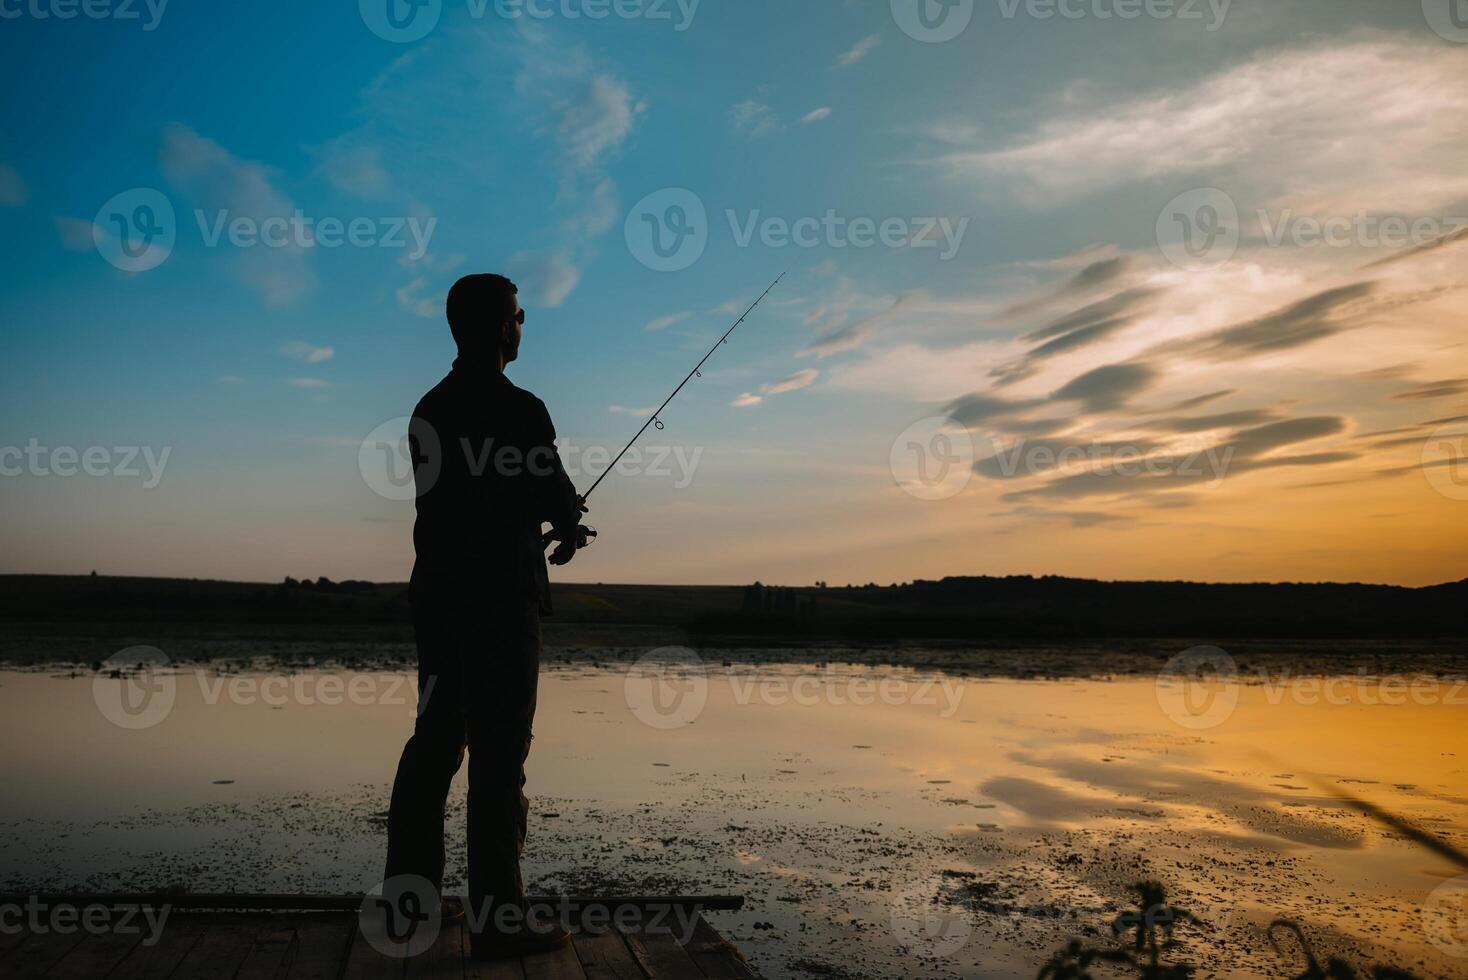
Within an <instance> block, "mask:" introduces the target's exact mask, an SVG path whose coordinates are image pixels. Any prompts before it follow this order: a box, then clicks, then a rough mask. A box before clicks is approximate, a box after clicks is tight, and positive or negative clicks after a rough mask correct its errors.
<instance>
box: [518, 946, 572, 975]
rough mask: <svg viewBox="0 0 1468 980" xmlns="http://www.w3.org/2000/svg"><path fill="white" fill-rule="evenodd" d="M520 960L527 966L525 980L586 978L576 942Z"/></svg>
mask: <svg viewBox="0 0 1468 980" xmlns="http://www.w3.org/2000/svg"><path fill="white" fill-rule="evenodd" d="M520 962H521V964H522V965H523V966H524V967H525V980H586V971H585V970H583V969H581V959H580V958H579V957H578V956H577V955H576V946H575V944H574V943H567V944H566V945H564V946H562V947H561V948H560V949H557V950H552V951H551V952H549V953H536V954H535V955H534V956H527V957H525V958H524V959H523V960H521V961H520Z"/></svg>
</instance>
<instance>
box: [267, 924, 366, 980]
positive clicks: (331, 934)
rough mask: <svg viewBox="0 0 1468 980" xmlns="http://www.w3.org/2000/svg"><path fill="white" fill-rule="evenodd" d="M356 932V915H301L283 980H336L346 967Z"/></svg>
mask: <svg viewBox="0 0 1468 980" xmlns="http://www.w3.org/2000/svg"><path fill="white" fill-rule="evenodd" d="M356 932H357V917H356V916H342V915H307V916H303V917H302V918H301V922H300V924H299V925H298V926H297V927H296V945H295V948H294V950H293V951H292V953H291V958H290V962H289V963H287V964H286V970H285V974H284V976H285V978H286V980H336V978H337V977H339V976H341V973H342V967H343V966H345V965H346V962H347V947H348V946H349V945H350V944H351V942H352V937H353V936H354V935H356Z"/></svg>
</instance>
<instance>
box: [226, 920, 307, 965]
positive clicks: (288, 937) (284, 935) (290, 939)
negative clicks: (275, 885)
mask: <svg viewBox="0 0 1468 980" xmlns="http://www.w3.org/2000/svg"><path fill="white" fill-rule="evenodd" d="M298 921H299V920H298V919H297V918H296V917H295V916H290V915H277V916H272V917H271V918H269V919H267V920H266V921H265V922H264V923H263V924H262V926H261V928H260V931H259V932H258V933H256V935H255V939H254V941H253V942H252V943H250V948H249V951H248V952H247V953H246V954H245V961H244V962H243V963H241V964H240V969H239V972H238V973H236V974H235V980H279V978H280V977H281V976H283V975H284V973H285V969H286V965H287V964H288V963H289V962H290V958H291V953H292V952H293V950H294V947H295V944H296V925H297V923H298Z"/></svg>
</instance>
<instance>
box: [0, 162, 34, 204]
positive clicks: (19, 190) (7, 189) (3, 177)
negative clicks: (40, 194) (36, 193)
mask: <svg viewBox="0 0 1468 980" xmlns="http://www.w3.org/2000/svg"><path fill="white" fill-rule="evenodd" d="M30 196H31V195H30V191H29V190H28V189H27V188H26V185H25V181H23V180H21V179H20V174H19V173H17V172H16V169H15V168H14V167H11V166H8V165H6V164H3V163H0V207H7V208H17V207H20V206H21V205H22V204H24V203H25V202H26V201H28V200H30Z"/></svg>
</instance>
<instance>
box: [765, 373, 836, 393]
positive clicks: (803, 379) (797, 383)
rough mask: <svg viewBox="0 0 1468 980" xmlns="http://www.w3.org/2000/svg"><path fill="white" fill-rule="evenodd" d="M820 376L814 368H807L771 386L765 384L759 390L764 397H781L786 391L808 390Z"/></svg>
mask: <svg viewBox="0 0 1468 980" xmlns="http://www.w3.org/2000/svg"><path fill="white" fill-rule="evenodd" d="M820 375H821V372H819V371H817V370H816V369H815V368H807V369H805V370H804V371H796V372H795V373H794V374H792V375H790V376H789V377H785V378H781V379H780V380H779V381H776V382H774V383H773V384H767V385H765V386H764V387H763V388H761V389H760V390H761V391H763V392H764V393H765V394H766V395H783V394H785V393H786V392H787V391H799V390H800V389H802V388H809V387H810V386H811V385H812V384H814V383H815V380H816V378H818V377H820Z"/></svg>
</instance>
